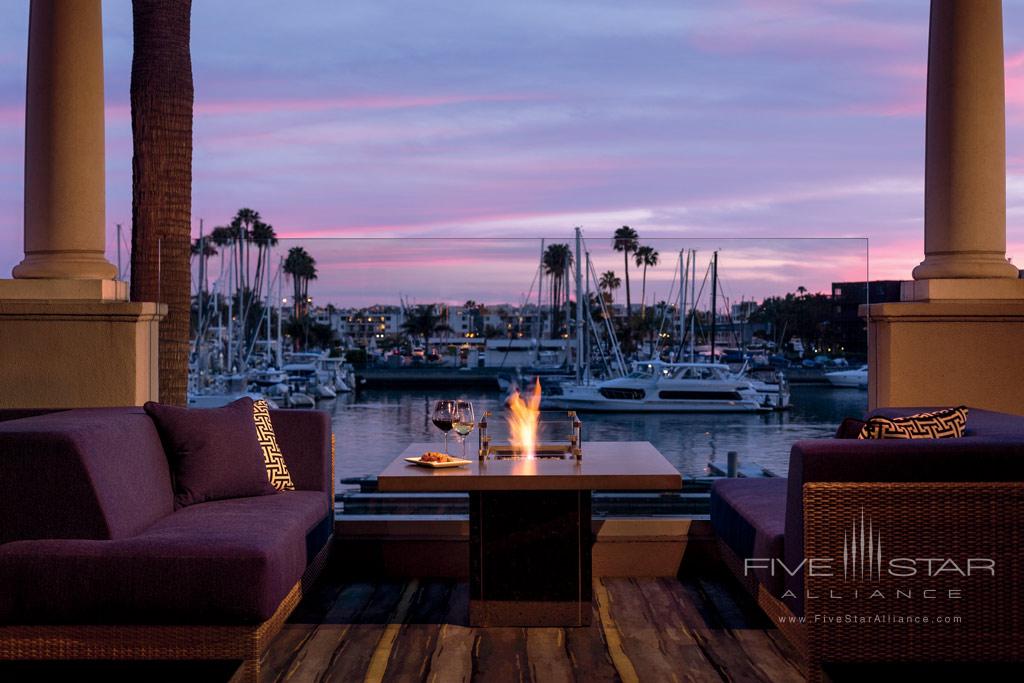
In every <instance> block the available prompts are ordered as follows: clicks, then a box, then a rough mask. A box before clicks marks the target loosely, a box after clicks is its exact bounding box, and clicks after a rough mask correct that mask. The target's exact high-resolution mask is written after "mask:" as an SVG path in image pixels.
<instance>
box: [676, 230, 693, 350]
mask: <svg viewBox="0 0 1024 683" xmlns="http://www.w3.org/2000/svg"><path fill="white" fill-rule="evenodd" d="M689 269H690V261H689V254H687V258H686V260H684V259H683V250H682V249H680V250H679V305H678V309H679V351H678V352H677V353H676V354H675V360H677V361H678V360H680V359H682V357H683V340H684V339H686V295H687V291H686V289H687V285H688V284H689V282H687V280H686V276H687V275H689V273H688V272H687V271H688V270H689Z"/></svg>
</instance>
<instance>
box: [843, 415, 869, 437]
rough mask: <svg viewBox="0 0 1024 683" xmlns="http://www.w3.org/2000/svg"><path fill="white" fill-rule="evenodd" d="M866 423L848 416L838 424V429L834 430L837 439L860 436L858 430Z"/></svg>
mask: <svg viewBox="0 0 1024 683" xmlns="http://www.w3.org/2000/svg"><path fill="white" fill-rule="evenodd" d="M866 424H867V423H866V422H865V421H864V420H858V419H857V418H855V417H848V418H846V419H844V420H843V422H842V424H840V425H839V429H837V430H836V438H837V439H856V438H857V437H858V436H860V430H861V429H863V428H864V425H866Z"/></svg>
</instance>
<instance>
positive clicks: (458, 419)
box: [452, 401, 476, 460]
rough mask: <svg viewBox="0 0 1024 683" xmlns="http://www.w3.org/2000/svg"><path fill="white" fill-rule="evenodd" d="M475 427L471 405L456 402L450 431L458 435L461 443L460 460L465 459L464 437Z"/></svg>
mask: <svg viewBox="0 0 1024 683" xmlns="http://www.w3.org/2000/svg"><path fill="white" fill-rule="evenodd" d="M475 427H476V415H475V414H474V413H473V404H472V403H470V402H469V401H456V402H455V413H454V416H453V418H452V429H454V430H455V433H456V434H458V435H459V441H461V442H462V459H463V460H465V459H466V437H467V436H469V434H470V432H472V431H473V429H474V428H475Z"/></svg>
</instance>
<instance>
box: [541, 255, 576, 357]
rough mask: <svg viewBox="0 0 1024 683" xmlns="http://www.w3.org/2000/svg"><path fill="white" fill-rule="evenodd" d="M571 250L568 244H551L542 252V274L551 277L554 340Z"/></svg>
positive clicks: (570, 263)
mask: <svg viewBox="0 0 1024 683" xmlns="http://www.w3.org/2000/svg"><path fill="white" fill-rule="evenodd" d="M572 263H573V258H572V250H571V249H569V245H568V244H551V245H548V248H547V249H545V250H544V272H545V274H547V275H549V276H550V277H551V288H550V294H551V338H552V339H554V338H556V336H557V334H558V331H559V329H561V328H560V324H559V321H558V312H559V310H560V309H561V304H562V298H563V295H565V294H567V291H566V290H565V289H564V288H565V285H566V284H567V281H568V277H569V268H570V267H571V266H572Z"/></svg>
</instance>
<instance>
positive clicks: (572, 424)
mask: <svg viewBox="0 0 1024 683" xmlns="http://www.w3.org/2000/svg"><path fill="white" fill-rule="evenodd" d="M489 417H491V413H490V411H488V412H485V413H484V415H483V418H482V419H481V420H480V426H479V429H478V434H479V439H480V446H479V451H478V455H479V457H480V459H481V460H484V459H486V458H496V459H504V458H522V457H525V456H524V455H523V453H522V452H521V451H520V449H519V448H518V447H516V446H514V445H512V444H511V443H494V441H493V437H492V436H491V435H490V434H488V433H487V419H488V418H489ZM566 418H567V419H566V420H564V421H562V420H559V421H554V420H545V421H544V423H543V424H544V425H547V426H551V425H557V427H561V426H563V425H564V427H565V429H564V432H563V433H564V434H565V435H566V439H565V441H558V442H555V443H538V444H537V447H536V449H535V450H536V457H538V458H561V459H567V458H576V459H577V460H582V459H583V423H582V422H580V419H579V417H577V415H576V411H575V410H570V411H568V413H566ZM537 431H538V434H539V433H540V431H541V430H540V429H538V430H537ZM549 431H556V432H557V431H560V430H559V429H557V428H553V429H551V430H549Z"/></svg>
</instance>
